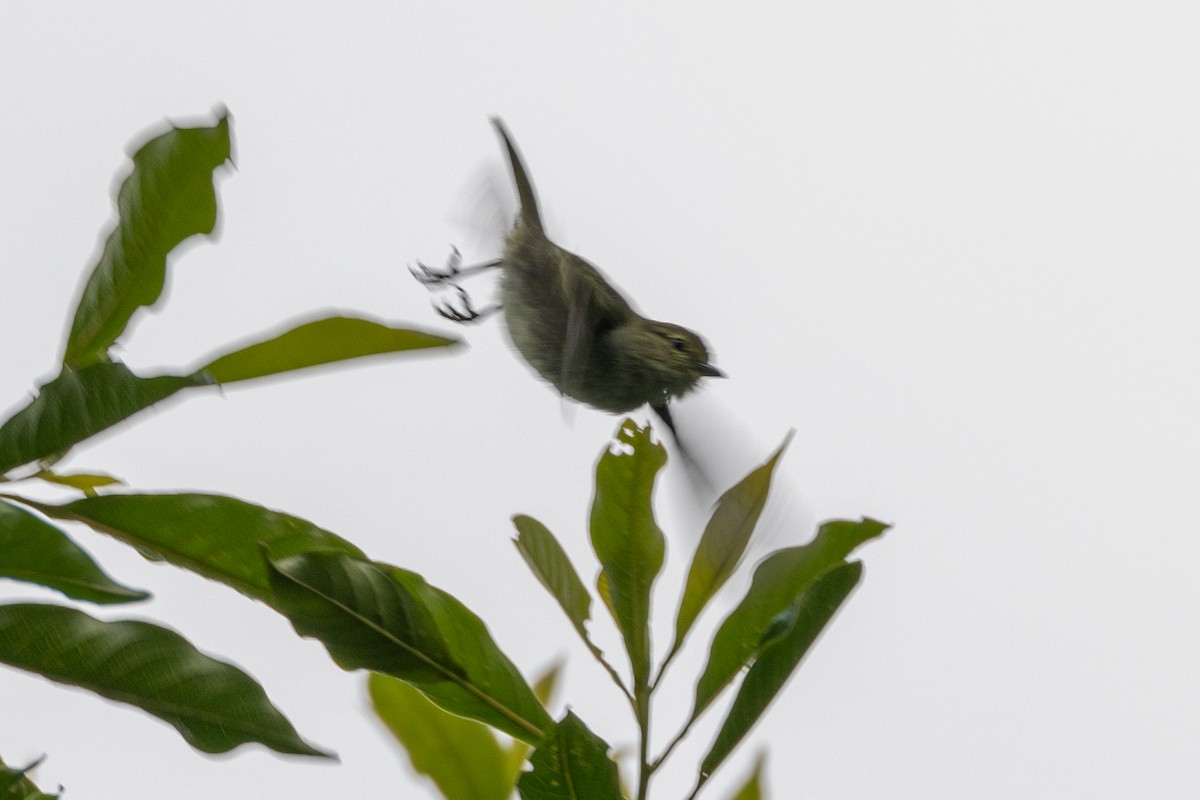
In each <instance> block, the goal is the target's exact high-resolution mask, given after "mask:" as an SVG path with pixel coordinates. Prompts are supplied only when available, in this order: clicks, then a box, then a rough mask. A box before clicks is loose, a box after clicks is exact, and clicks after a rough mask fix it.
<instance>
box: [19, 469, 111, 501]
mask: <svg viewBox="0 0 1200 800" xmlns="http://www.w3.org/2000/svg"><path fill="white" fill-rule="evenodd" d="M31 477H34V478H37V479H39V480H43V481H45V482H46V483H53V484H55V485H57V486H69V487H71V488H72V489H78V490H79V491H81V492H83V493H84V494H86V495H88V496H89V497H91V496H94V495H95V494H96V490H97V489H99V488H101V487H104V486H116V485H120V484H123V483H124V481H122V480H121V479H120V478H114V477H113V476H112V475H105V474H103V473H99V472H70V473H60V472H52V471H50V470H48V469H43V470H40V471H39V472H37V473H35V474H34V475H32V476H31Z"/></svg>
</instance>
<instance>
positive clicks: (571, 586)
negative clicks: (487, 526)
mask: <svg viewBox="0 0 1200 800" xmlns="http://www.w3.org/2000/svg"><path fill="white" fill-rule="evenodd" d="M513 525H514V526H516V528H517V538H516V539H515V540H514V541H513V543H514V544H515V545H516V546H517V551H518V552H520V554H521V557H522V558H524V559H525V563H526V564H528V565H529V568H530V569H531V570H533V574H534V576H535V577H536V578H537V579H538V581H540V582H541V584H542V585H543V586H545V587H546V590H547V591H549V592H550V594H551V595H552V596H553V597H554V599H555V600H557V601H558V604H559V605H560V606H562V610H563V611H564V612H566V615H567V619H569V620H570V621H571V624H572V625H574V626H575V630H576V631H578V632H579V635H580V636H581V637H582V638H583V639H585V640H586V639H587V638H588V635H587V630H586V629H585V627H584V626H585V624H586V623H587V621H588V620H589V619H591V613H592V611H591V609H592V596H591V595H590V594H588V590H587V587H586V586H584V584H583V581H582V580H581V579H580V577H579V573H578V572H576V571H575V567H574V566H572V565H571V560H570V559H569V558H567V554H566V552H564V551H563V549H562V545H560V544H559V543H558V540H557V539H555V538H554V534H552V533H551V532H550V531H549V529H547V528H546V526H545V525H543V524H542V523H540V522H538V521H537V520H536V519H534V518H533V517H527V516H525V515H524V514H518V515H517V516H515V517H513Z"/></svg>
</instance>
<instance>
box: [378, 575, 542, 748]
mask: <svg viewBox="0 0 1200 800" xmlns="http://www.w3.org/2000/svg"><path fill="white" fill-rule="evenodd" d="M381 566H385V565H381ZM386 569H387V570H388V574H389V575H390V576H391V577H392V579H393V580H395V581H397V582H398V583H400V584H402V585H404V586H406V587H408V589H409V591H411V592H412V593H413V595H414V596H416V597H417V598H419V599H420V601H421V603H422V604H423V605H424V607H425V608H426V609H427V610H428V611H429V612H430V614H431V615H432V616H433V621H434V624H435V625H437V627H438V631H439V632H440V633H441V635H442V640H443V641H444V642H445V643H446V646H447V647H448V648H449V650H450V658H451V659H452V660H453V661H454V662H455V663H456V664H459V665H461V666H462V667H463V669H464V670H465V676H464V680H463V681H457V680H455V681H451V682H449V683H447V682H445V681H434V682H430V683H422V684H419V686H418V688H420V689H421V691H423V692H425V693H426V694H427V695H429V696H430V697H431V698H432V699H433V701H434V702H435V703H437V704H438V705H440V706H442V708H445V709H447V710H448V711H452V712H454V713H456V714H461V715H463V716H465V717H471V718H472V719H477V720H479V721H481V722H486V723H488V724H489V725H492V726H493V727H495V728H499V729H500V730H502V731H504V732H505V733H507V734H508V735H509V736H511V737H513V738H515V739H520V740H522V741H526V742H530V743H534V742H536V741H538V740H539V739H541V738H542V736H543V735H545V732H546V731H547V730H548V729H549V728H550V726H551V725H553V724H554V720H553V719H552V718H551V717H550V714H549V713H547V711H546V708H545V706H543V705H542V703H541V701H539V700H538V698H537V695H535V694H534V693H533V690H532V689H530V688H529V684H528V683H526V682H525V678H524V677H522V675H521V673H520V671H519V670H518V669H517V668H516V667H515V666H514V665H513V663H512V662H511V661H509V660H508V657H507V656H505V655H504V653H503V652H501V650H500V648H499V647H498V646H497V645H496V642H495V640H494V639H492V634H491V633H490V632H489V631H488V629H487V626H486V625H484V624H483V620H481V619H480V618H479V617H478V616H476V615H475V614H474V613H473V612H472V611H471V610H470V609H469V608H467V607H466V606H464V605H463V604H462V603H460V602H459V601H458V600H457V599H456V598H455V597H453V596H452V595H450V594H448V593H447V592H444V591H442V590H441V589H439V588H437V587H436V586H430V585H429V584H428V583H426V582H425V579H424V578H422V577H421V576H420V575H418V574H417V573H415V572H410V571H408V570H405V569H400V568H399V567H393V566H386Z"/></svg>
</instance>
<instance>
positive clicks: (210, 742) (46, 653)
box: [0, 604, 328, 756]
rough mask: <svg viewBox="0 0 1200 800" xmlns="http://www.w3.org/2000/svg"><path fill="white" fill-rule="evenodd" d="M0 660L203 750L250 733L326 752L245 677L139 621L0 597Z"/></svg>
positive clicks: (230, 744) (273, 743) (292, 748)
mask: <svg viewBox="0 0 1200 800" xmlns="http://www.w3.org/2000/svg"><path fill="white" fill-rule="evenodd" d="M0 661H3V662H5V663H7V664H10V665H12V666H14V667H19V668H20V669H24V670H28V671H29V672H33V673H36V674H38V675H42V676H44V677H46V678H49V679H51V680H53V681H58V682H59V683H66V684H70V685H72V686H80V687H83V688H84V689H88V690H90V691H92V692H95V693H96V694H99V695H101V696H103V697H107V698H108V699H110V700H116V701H119V702H122V703H129V704H131V705H135V706H137V707H138V708H141V709H143V710H144V711H148V712H149V713H151V714H153V715H154V716H156V717H158V718H160V719H162V720H164V721H166V722H168V723H170V724H171V725H173V726H175V728H176V729H177V730H178V731H179V732H180V734H182V735H183V738H184V739H186V740H187V741H188V743H189V744H191V745H192V746H193V747H195V748H196V749H197V750H201V751H203V752H205V753H224V752H227V751H229V750H232V749H233V748H235V747H237V746H238V745H241V744H245V743H247V742H259V743H261V744H264V745H266V746H267V747H269V748H271V749H272V750H276V751H278V752H280V753H295V754H298V755H310V756H327V755H328V754H327V753H323V752H321V751H320V750H317V749H315V748H313V747H312V746H311V745H309V744H307V743H305V742H304V740H302V739H301V738H300V737H299V735H298V734H297V733H296V730H295V728H293V727H292V724H291V723H290V722H288V721H287V718H286V717H284V716H283V714H281V713H280V712H279V710H278V709H276V708H275V707H274V706H273V705H271V702H270V701H269V700H268V699H267V695H266V693H265V692H263V689H262V687H261V686H259V685H258V683H257V682H255V681H254V679H253V678H251V677H250V676H248V675H246V674H245V673H244V672H242V671H241V670H239V669H237V668H236V667H233V666H230V665H229V664H226V663H224V662H221V661H217V660H216V659H213V658H209V657H208V656H206V655H204V654H202V653H201V652H200V651H198V650H196V648H194V647H193V646H192V645H191V644H189V643H188V641H187V640H186V639H184V638H183V637H182V636H180V635H179V634H177V633H175V632H174V631H169V630H167V629H165V628H160V627H158V626H157V625H151V624H150V623H147V622H133V621H125V622H101V621H100V620H97V619H94V618H93V617H90V616H88V615H87V614H84V613H83V612H82V611H77V610H75V609H73V608H63V607H61V606H52V605H36V604H13V605H5V606H0Z"/></svg>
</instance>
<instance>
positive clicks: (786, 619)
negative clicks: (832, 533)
mask: <svg viewBox="0 0 1200 800" xmlns="http://www.w3.org/2000/svg"><path fill="white" fill-rule="evenodd" d="M861 576H862V564H860V563H859V562H857V561H855V562H852V563H850V564H843V565H842V566H840V567H835V568H834V569H831V570H829V571H828V572H826V573H825V574H824V575H822V576H821V577H820V578H818V579H817V580H816V581H815V582H814V583H813V584H812V585H811V586H809V587H808V588H807V589H806V590H804V592H803V593H802V594H801V595H800V596H799V597H798V598H796V600H795V602H793V603H792V604H791V605H790V606H789V607H788V608H787V609H786V611H785V612H784V613H783V615H782V616H781V618H780V619H779V620H778V622H777V625H776V627H777V628H778V631H777V632H776V633H775V634H774V635H773V636H772V637H771V639H769V640H768V643H767V644H766V646H765V647H764V648H763V650H762V653H761V654H760V655H759V657H758V659H757V660H756V661H755V662H754V664H753V665H752V666H751V667H750V671H749V672H747V673H746V677H745V679H744V680H743V681H742V685H741V687H740V688H739V689H738V693H737V697H735V698H734V701H733V705H732V706H731V707H730V709H729V715H728V716H727V717H726V718H725V722H724V723H723V724H722V725H721V730H720V732H719V733H718V734H717V739H716V741H715V742H714V743H713V746H712V749H711V750H709V752H708V755H706V756H705V757H704V761H703V763H702V764H701V765H700V775H701V777H702V779H706V778H707V777H708V776H709V775H712V773H713V772H714V771H715V770H716V768H717V767H718V766H720V765H721V762H723V761H724V760H725V758H726V757H727V756H728V755H729V754H730V752H732V751H733V748H734V747H736V746H737V744H738V743H739V742H741V740H742V738H743V737H745V735H746V734H747V733H748V732H749V731H750V729H751V728H752V727H753V726H754V724H755V723H756V722H758V719H759V717H761V716H762V714H763V712H764V711H766V710H767V706H769V705H770V704H771V701H772V700H774V699H775V696H776V695H777V694H779V690H780V689H782V688H783V685H784V684H785V683H786V682H787V680H788V678H790V677H791V675H792V673H793V672H794V671H795V669H796V666H797V665H799V663H800V659H801V658H803V657H804V654H805V653H807V652H808V650H809V648H810V647H811V646H812V644H813V642H814V641H816V638H817V636H818V635H820V633H821V631H822V630H824V628H825V626H826V625H827V624H828V623H829V620H831V619H832V618H833V615H834V613H836V612H837V610H838V608H839V607H840V606H841V604H842V603H843V602H844V601H845V599H846V597H847V596H849V594H850V591H851V590H852V589H853V588H854V587H855V585H856V584H857V583H858V581H859V578H860V577H861Z"/></svg>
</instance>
